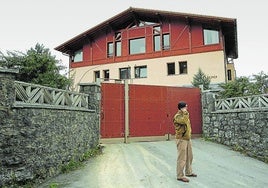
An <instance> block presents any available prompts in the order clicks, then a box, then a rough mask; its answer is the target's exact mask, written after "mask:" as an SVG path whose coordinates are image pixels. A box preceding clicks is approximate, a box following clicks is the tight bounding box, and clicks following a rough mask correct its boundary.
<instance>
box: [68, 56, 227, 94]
mask: <svg viewBox="0 0 268 188" xmlns="http://www.w3.org/2000/svg"><path fill="white" fill-rule="evenodd" d="M181 61H187V67H188V68H187V69H188V73H187V74H179V62H181ZM173 62H174V63H175V74H174V75H167V63H173ZM145 65H146V66H147V78H135V73H134V70H135V67H137V66H145ZM126 67H130V68H131V78H132V79H131V83H133V84H143V85H144V84H145V85H162V86H185V85H191V82H192V81H193V77H194V75H195V74H196V73H197V71H198V69H199V68H201V70H202V71H203V72H204V73H205V74H206V75H208V76H209V77H210V78H211V83H222V82H225V63H224V54H223V51H215V52H207V53H197V54H189V55H180V56H170V57H162V58H153V59H146V60H137V61H128V62H121V63H110V64H103V65H96V66H85V67H79V68H72V69H71V75H73V77H74V85H75V87H76V90H78V85H77V84H78V83H81V82H94V81H95V80H94V71H100V78H104V75H103V70H109V73H110V78H111V79H119V69H120V68H126Z"/></svg>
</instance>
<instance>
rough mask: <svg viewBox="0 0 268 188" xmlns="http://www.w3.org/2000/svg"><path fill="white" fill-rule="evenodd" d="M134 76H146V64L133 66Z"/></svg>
mask: <svg viewBox="0 0 268 188" xmlns="http://www.w3.org/2000/svg"><path fill="white" fill-rule="evenodd" d="M135 78H147V66H140V67H135Z"/></svg>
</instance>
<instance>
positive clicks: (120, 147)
mask: <svg viewBox="0 0 268 188" xmlns="http://www.w3.org/2000/svg"><path fill="white" fill-rule="evenodd" d="M192 143H193V152H194V161H193V171H194V172H195V173H196V174H197V175H198V176H197V177H196V178H191V179H190V182H189V183H183V182H179V181H177V180H176V157H177V152H176V145H175V141H174V140H171V141H156V142H132V143H128V144H124V143H117V144H103V146H104V149H103V154H102V155H100V156H97V157H95V158H92V159H90V160H89V161H87V163H86V166H85V167H84V168H82V169H80V170H76V171H73V172H71V173H68V174H63V175H59V176H58V177H55V178H52V179H50V180H49V181H47V182H45V183H44V184H42V185H40V186H39V187H41V188H45V187H49V185H52V183H54V184H58V188H60V187H64V188H113V187H114V188H162V187H165V188H166V187H167V188H173V187H174V188H180V187H187V188H215V187H216V188H240V187H241V188H255V187H257V188H267V187H268V165H267V164H265V163H263V162H261V161H258V160H255V159H252V158H250V157H246V156H244V155H242V154H240V153H238V152H235V151H232V150H231V149H229V148H228V147H226V146H223V145H220V144H216V143H213V142H208V141H204V140H203V139H202V138H196V139H193V140H192Z"/></svg>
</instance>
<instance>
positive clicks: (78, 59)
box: [72, 49, 83, 63]
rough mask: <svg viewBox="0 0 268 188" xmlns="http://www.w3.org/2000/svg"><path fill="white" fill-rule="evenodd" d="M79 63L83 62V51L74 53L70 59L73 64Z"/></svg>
mask: <svg viewBox="0 0 268 188" xmlns="http://www.w3.org/2000/svg"><path fill="white" fill-rule="evenodd" d="M81 61H83V49H81V50H77V51H75V52H74V55H73V59H72V62H74V63H76V62H81Z"/></svg>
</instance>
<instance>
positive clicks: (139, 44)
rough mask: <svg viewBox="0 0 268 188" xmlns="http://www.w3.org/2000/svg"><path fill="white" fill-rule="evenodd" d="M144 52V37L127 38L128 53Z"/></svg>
mask: <svg viewBox="0 0 268 188" xmlns="http://www.w3.org/2000/svg"><path fill="white" fill-rule="evenodd" d="M140 53H145V38H139V39H131V40H129V54H140Z"/></svg>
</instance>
